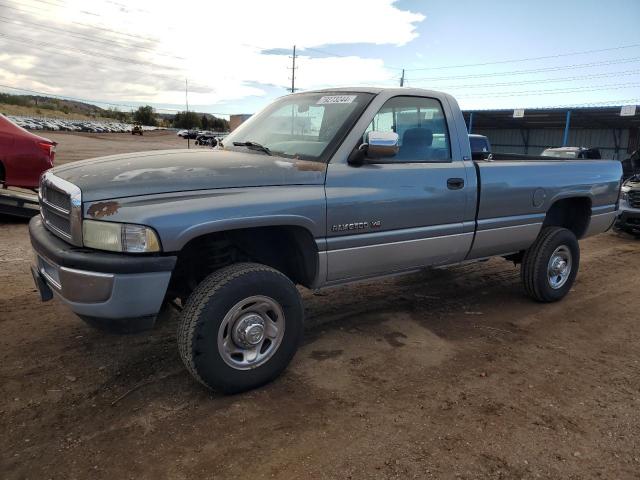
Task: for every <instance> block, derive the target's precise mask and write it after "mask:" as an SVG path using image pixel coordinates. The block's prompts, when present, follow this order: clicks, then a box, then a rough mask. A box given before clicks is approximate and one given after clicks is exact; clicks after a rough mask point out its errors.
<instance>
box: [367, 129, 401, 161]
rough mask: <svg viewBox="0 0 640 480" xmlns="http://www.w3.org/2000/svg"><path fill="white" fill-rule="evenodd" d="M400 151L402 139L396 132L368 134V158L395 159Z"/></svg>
mask: <svg viewBox="0 0 640 480" xmlns="http://www.w3.org/2000/svg"><path fill="white" fill-rule="evenodd" d="M399 149H400V137H399V136H398V134H397V133H396V132H376V131H373V132H369V133H368V134H367V157H371V158H380V157H393V156H394V155H396V154H397V153H398V150H399Z"/></svg>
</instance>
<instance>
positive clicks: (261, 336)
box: [178, 263, 304, 393]
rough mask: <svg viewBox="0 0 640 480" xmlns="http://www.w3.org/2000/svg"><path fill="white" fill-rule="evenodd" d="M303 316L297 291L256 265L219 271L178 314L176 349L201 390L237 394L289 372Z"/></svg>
mask: <svg viewBox="0 0 640 480" xmlns="http://www.w3.org/2000/svg"><path fill="white" fill-rule="evenodd" d="M303 317H304V310H303V307H302V301H301V299H300V294H299V293H298V290H297V289H296V287H295V285H294V284H293V283H292V282H291V281H290V280H289V279H288V278H287V277H286V276H285V275H283V274H282V273H280V272H279V271H277V270H275V269H273V268H271V267H268V266H266V265H260V264H256V263H239V264H235V265H231V266H229V267H226V268H222V269H220V270H218V271H216V272H214V273H212V274H211V275H209V276H208V277H207V278H205V279H204V280H203V281H202V282H201V283H200V285H198V286H197V287H196V289H195V290H194V291H193V293H192V294H191V296H190V297H189V299H188V300H187V303H186V305H185V308H184V310H183V312H182V319H181V323H180V327H179V329H178V348H179V350H180V356H181V357H182V361H183V362H184V364H185V366H186V367H187V369H188V370H189V372H190V373H191V374H192V375H193V377H194V378H195V379H196V380H198V381H199V382H200V383H202V384H203V385H205V386H207V387H209V388H211V389H213V390H218V391H222V392H224V393H237V392H241V391H245V390H250V389H252V388H256V387H258V386H260V385H263V384H265V383H267V382H269V381H271V380H273V379H274V378H276V377H277V376H278V375H280V373H281V372H282V371H283V370H284V369H285V368H286V367H287V365H288V364H289V362H290V361H291V359H292V358H293V356H294V354H295V352H296V350H297V349H298V345H299V344H300V341H301V339H302V331H303Z"/></svg>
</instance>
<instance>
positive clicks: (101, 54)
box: [0, 33, 178, 70]
mask: <svg viewBox="0 0 640 480" xmlns="http://www.w3.org/2000/svg"><path fill="white" fill-rule="evenodd" d="M0 37H3V38H5V39H6V40H8V41H11V42H17V43H22V44H25V45H30V46H37V47H47V46H49V45H50V44H48V43H44V42H38V41H36V40H32V39H21V38H17V37H14V36H11V35H7V34H4V33H0ZM61 48H63V49H65V50H68V51H72V52H77V53H80V54H82V55H87V56H90V57H100V58H108V59H110V60H114V61H116V62H122V63H129V64H132V65H142V66H145V65H146V66H149V67H156V68H162V69H165V70H178V69H177V68H175V67H170V66H167V65H159V64H157V63H153V62H145V61H140V60H134V59H133V58H127V57H122V56H118V55H108V54H106V53H104V52H92V51H90V50H83V49H80V48H73V47H67V46H63V47H61Z"/></svg>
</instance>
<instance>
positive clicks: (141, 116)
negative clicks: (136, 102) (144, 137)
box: [133, 105, 158, 126]
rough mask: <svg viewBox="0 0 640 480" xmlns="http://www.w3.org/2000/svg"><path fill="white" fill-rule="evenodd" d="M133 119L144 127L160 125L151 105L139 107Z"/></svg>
mask: <svg viewBox="0 0 640 480" xmlns="http://www.w3.org/2000/svg"><path fill="white" fill-rule="evenodd" d="M133 119H134V120H135V121H136V122H138V123H141V124H143V125H150V126H156V125H157V123H158V122H157V120H156V116H155V112H154V111H153V107H151V106H150V105H145V106H144V107H138V109H137V110H136V111H135V112H133Z"/></svg>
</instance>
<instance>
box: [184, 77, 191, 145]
mask: <svg viewBox="0 0 640 480" xmlns="http://www.w3.org/2000/svg"><path fill="white" fill-rule="evenodd" d="M184 103H185V104H186V105H187V113H186V117H187V122H188V121H189V82H188V80H187V79H186V78H185V79H184ZM187 125H189V124H188V123H187ZM189 137H190V134H189V133H188V132H187V148H188V149H190V148H191V138H189Z"/></svg>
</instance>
